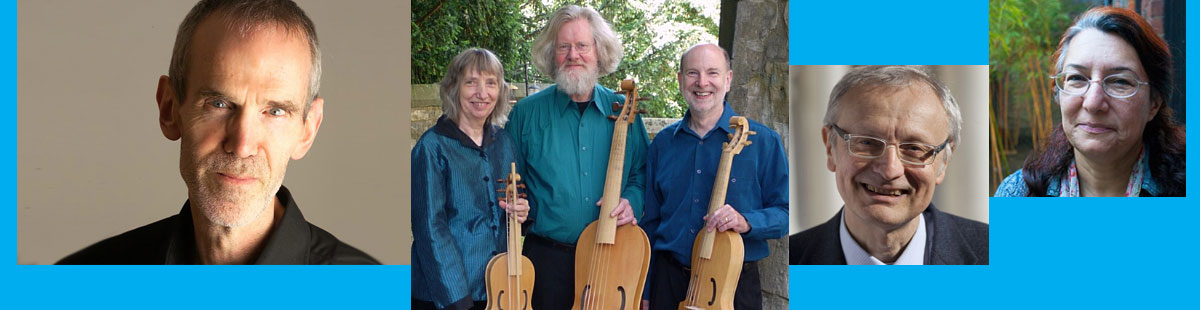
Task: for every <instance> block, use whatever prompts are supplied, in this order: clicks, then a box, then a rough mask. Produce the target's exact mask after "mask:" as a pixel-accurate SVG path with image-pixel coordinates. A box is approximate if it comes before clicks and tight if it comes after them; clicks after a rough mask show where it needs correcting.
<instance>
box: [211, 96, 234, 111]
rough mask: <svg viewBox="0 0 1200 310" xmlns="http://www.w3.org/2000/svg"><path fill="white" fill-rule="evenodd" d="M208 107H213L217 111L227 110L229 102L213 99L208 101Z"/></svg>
mask: <svg viewBox="0 0 1200 310" xmlns="http://www.w3.org/2000/svg"><path fill="white" fill-rule="evenodd" d="M208 106H210V107H214V108H217V109H225V108H229V102H228V101H225V100H224V99H216V98H214V99H209V100H208Z"/></svg>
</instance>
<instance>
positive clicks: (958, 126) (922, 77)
mask: <svg viewBox="0 0 1200 310" xmlns="http://www.w3.org/2000/svg"><path fill="white" fill-rule="evenodd" d="M917 82H920V83H925V85H928V86H929V88H930V90H933V93H934V94H937V96H938V99H939V100H941V101H942V108H944V109H945V110H946V119H947V122H948V123H949V125H950V137H949V139H950V142H953V143H955V144H958V139H959V134H960V132H961V131H962V112H960V111H959V110H958V102H956V101H954V96H953V95H951V94H950V89H949V88H946V85H945V84H942V82H941V81H938V80H937V79H936V78H934V77H933V75H932V74H931V73H930V72H929V71H927V70H926V69H925V68H923V67H919V66H862V67H858V68H854V69H853V70H850V73H847V74H846V75H845V76H842V79H841V80H840V81H838V83H837V85H836V86H834V87H833V92H832V93H831V94H829V107H828V108H827V109H825V126H831V125H833V122H834V121H836V120H837V117H838V115H839V114H840V112H841V105H840V103H839V102H838V99H841V98H842V96H843V95H845V94H846V93H847V92H849V91H850V90H851V89H854V88H857V87H878V86H889V87H904V86H908V85H909V84H912V83H917Z"/></svg>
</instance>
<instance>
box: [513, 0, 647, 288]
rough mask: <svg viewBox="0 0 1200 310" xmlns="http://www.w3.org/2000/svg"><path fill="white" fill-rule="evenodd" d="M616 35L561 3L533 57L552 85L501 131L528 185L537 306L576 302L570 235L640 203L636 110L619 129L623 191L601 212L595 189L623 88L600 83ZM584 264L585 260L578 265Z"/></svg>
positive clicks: (595, 17)
mask: <svg viewBox="0 0 1200 310" xmlns="http://www.w3.org/2000/svg"><path fill="white" fill-rule="evenodd" d="M621 48H622V47H621V40H620V37H618V36H617V35H616V33H614V32H613V31H612V28H611V27H610V26H609V25H608V22H606V21H604V18H603V17H601V16H600V14H599V13H597V12H596V10H593V9H591V8H585V7H580V6H575V5H568V6H565V7H563V8H561V9H559V10H558V11H556V12H554V14H553V15H551V16H550V20H549V24H548V25H547V26H546V27H545V30H544V31H543V32H542V33H541V34H540V35H539V36H538V38H537V40H535V41H534V43H533V55H532V57H533V63H534V66H536V67H537V68H538V70H539V71H541V72H543V73H545V74H546V75H549V76H550V77H552V78H553V79H554V81H555V85H554V86H550V87H547V88H546V89H544V90H542V91H540V92H538V93H536V94H533V95H531V96H529V97H526V98H525V99H522V100H521V101H520V102H518V103H517V105H516V106H514V107H513V110H512V113H511V114H509V123H508V127H506V128H505V130H506V131H508V133H509V134H510V135H511V136H512V138H513V142H514V145H516V148H517V151H518V153H520V156H519V158H520V160H523V161H524V165H518V166H522V167H524V168H519V169H523V171H521V177H522V180H524V181H525V185H526V186H527V188H528V191H527V193H528V194H529V207H530V213H531V216H530V221H531V222H532V224H531V226H530V228H529V235H528V236H527V237H526V238H525V241H526V242H525V256H526V257H529V260H530V261H532V262H533V265H534V268H536V269H537V273H536V278H535V279H534V282H535V283H537V284H536V289H534V290H533V297H532V298H531V299H530V301H531V303H530V307H531V308H535V309H568V308H570V307H571V306H572V304H573V302H574V296H575V292H573V290H574V287H575V279H574V278H575V268H579V267H580V266H575V244H576V242H578V240H579V235H580V233H582V232H583V229H584V228H585V227H587V225H588V224H589V223H591V222H592V221H595V220H596V219H597V218H599V217H600V216H609V217H614V218H616V219H617V225H628V224H636V223H637V217H636V215H638V214H641V212H642V211H641V210H642V197H643V194H642V188H643V187H644V186H643V185H642V184H643V180H644V178H645V176H644V174H645V172H644V171H645V170H644V168H643V167H644V166H645V162H646V145H647V144H649V140H650V139H649V138H648V136H647V134H646V127H645V126H644V125H643V124H642V119H641V118H640V117H637V118H636V119H635V120H634V123H633V125H631V126H630V128H629V131H628V133H627V137H626V140H625V142H626V145H625V164H624V165H623V171H622V182H621V195H620V196H621V200H620V202H619V204H618V205H617V208H616V209H615V210H614V212H612V213H610V214H600V208H599V206H600V200H601V199H600V198H601V196H602V192H603V189H604V181H605V179H606V174H607V173H606V172H607V169H608V159H609V151H610V149H611V147H612V140H613V137H612V135H613V128H614V127H613V126H614V125H615V123H614V122H613V121H610V120H609V119H608V116H610V115H614V114H615V113H614V112H613V111H612V109H611V107H612V104H613V103H614V102H624V99H623V98H622V96H619V95H617V94H614V93H613V91H612V90H611V89H608V88H605V87H603V86H601V85H600V84H597V80H598V79H599V78H600V77H601V76H603V75H606V74H609V73H612V72H613V71H615V70H616V69H617V65H618V64H619V63H620V62H621ZM585 267H586V266H585Z"/></svg>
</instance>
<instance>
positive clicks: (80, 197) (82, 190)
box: [17, 0, 411, 264]
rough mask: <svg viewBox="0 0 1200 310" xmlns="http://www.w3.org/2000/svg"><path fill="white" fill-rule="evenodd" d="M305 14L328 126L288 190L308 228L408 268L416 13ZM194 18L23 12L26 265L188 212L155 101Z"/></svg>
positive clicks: (354, 9) (66, 5)
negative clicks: (178, 33)
mask: <svg viewBox="0 0 1200 310" xmlns="http://www.w3.org/2000/svg"><path fill="white" fill-rule="evenodd" d="M297 2H299V4H300V7H301V8H303V9H304V10H305V11H306V12H307V13H308V15H309V17H310V18H312V19H313V21H314V23H316V26H317V32H318V37H319V38H320V40H321V47H322V52H323V53H324V55H323V61H324V63H323V65H324V74H323V78H322V86H321V92H320V93H321V95H322V96H323V97H325V119H324V123H323V124H322V126H321V129H320V132H318V134H317V138H316V142H315V144H314V145H313V148H312V149H311V150H310V151H309V153H308V156H307V157H305V158H304V159H301V160H299V161H292V162H291V163H290V164H289V166H288V172H287V177H286V179H285V180H284V185H285V186H287V187H288V188H290V189H291V190H292V193H293V194H294V196H295V198H296V201H297V203H298V204H299V206H300V208H301V210H302V211H303V212H304V216H305V218H306V219H308V221H309V222H311V223H314V224H316V225H317V226H320V227H322V228H324V229H326V230H328V231H330V232H331V233H333V234H334V235H335V236H337V237H338V238H339V239H341V240H343V241H345V242H347V243H349V244H351V245H353V246H355V247H358V248H359V249H361V250H363V251H366V252H367V253H369V254H371V255H372V256H374V257H375V258H376V259H379V260H380V261H381V262H383V263H385V264H407V263H408V261H409V244H410V243H411V233H410V232H409V231H410V229H409V226H410V224H409V212H408V203H407V202H408V199H409V198H408V194H407V193H408V191H409V186H408V174H409V171H408V170H409V166H408V159H409V151H408V148H407V146H408V145H409V143H408V141H407V140H408V130H407V129H406V128H408V127H409V126H408V122H409V121H408V117H407V115H408V100H407V99H406V98H409V92H410V87H408V81H409V69H408V65H409V43H408V40H409V35H408V33H409V27H410V26H409V21H408V20H409V19H410V16H409V15H410V13H409V12H408V1H371V2H362V1H359V2H354V3H352V4H347V3H344V2H340V1H297ZM193 4H194V2H192V1H128V0H126V1H23V2H21V3H19V4H18V21H17V25H18V27H17V35H18V36H17V38H18V40H17V41H18V48H17V59H18V64H17V74H18V78H17V79H18V94H17V99H18V105H17V113H18V124H17V159H18V164H17V184H18V188H17V207H18V210H17V262H18V263H19V264H52V263H54V262H55V261H57V260H58V259H60V258H62V257H64V256H66V255H68V254H70V253H72V252H74V251H77V250H79V249H82V248H83V247H85V246H87V245H90V244H92V243H94V242H96V241H100V240H102V239H104V238H107V237H110V236H113V235H116V234H119V233H122V232H125V231H127V230H130V229H133V228H136V227H140V226H142V225H145V224H149V223H151V222H154V221H157V220H159V219H162V218H165V217H168V216H171V215H174V214H176V213H177V212H178V211H179V209H180V207H181V206H182V204H183V202H184V200H185V199H187V190H186V187H185V185H184V183H183V180H182V179H181V177H180V175H179V142H177V141H169V140H167V139H166V138H163V136H162V134H161V132H160V131H159V127H158V123H157V120H156V118H157V108H156V106H155V101H154V93H155V89H156V86H157V80H158V77H159V76H160V75H163V74H166V72H167V66H168V63H169V61H170V57H171V48H172V44H173V42H174V40H175V30H176V28H177V27H178V25H179V22H180V21H182V20H183V17H184V15H186V14H187V11H188V10H189V9H190V8H191V7H192V5H193Z"/></svg>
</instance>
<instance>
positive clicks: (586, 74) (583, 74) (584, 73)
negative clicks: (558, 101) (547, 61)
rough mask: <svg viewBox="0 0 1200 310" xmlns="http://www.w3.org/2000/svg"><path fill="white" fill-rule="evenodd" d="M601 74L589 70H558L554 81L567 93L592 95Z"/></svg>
mask: <svg viewBox="0 0 1200 310" xmlns="http://www.w3.org/2000/svg"><path fill="white" fill-rule="evenodd" d="M599 78H600V77H599V74H597V73H596V72H591V71H588V70H570V71H568V70H563V69H562V68H561V67H560V68H559V70H558V76H556V77H555V78H554V83H555V84H557V85H558V89H559V90H561V91H562V92H564V93H566V94H567V95H590V94H591V92H592V90H594V89H595V86H596V81H597V80H599Z"/></svg>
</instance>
